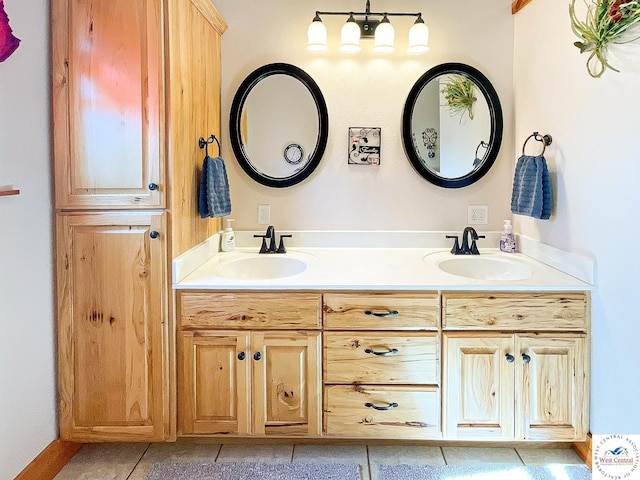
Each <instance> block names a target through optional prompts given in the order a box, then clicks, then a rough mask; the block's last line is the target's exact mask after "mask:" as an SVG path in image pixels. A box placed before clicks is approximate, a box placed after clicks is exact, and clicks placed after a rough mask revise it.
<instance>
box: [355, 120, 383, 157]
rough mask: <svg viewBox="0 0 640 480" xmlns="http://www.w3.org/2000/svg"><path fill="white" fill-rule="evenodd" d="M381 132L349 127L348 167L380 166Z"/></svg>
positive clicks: (372, 128) (375, 128) (373, 128)
mask: <svg viewBox="0 0 640 480" xmlns="http://www.w3.org/2000/svg"><path fill="white" fill-rule="evenodd" d="M381 130H382V129H380V128H377V127H349V160H348V163H349V165H380V137H381V133H382V132H381Z"/></svg>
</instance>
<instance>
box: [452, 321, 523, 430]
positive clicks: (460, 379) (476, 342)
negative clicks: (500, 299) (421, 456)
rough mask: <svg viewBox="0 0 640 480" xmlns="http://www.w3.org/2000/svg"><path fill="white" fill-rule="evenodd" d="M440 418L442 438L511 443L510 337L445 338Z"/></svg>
mask: <svg viewBox="0 0 640 480" xmlns="http://www.w3.org/2000/svg"><path fill="white" fill-rule="evenodd" d="M444 340H445V342H444V355H445V362H444V382H443V399H444V400H443V419H444V431H445V436H446V437H447V438H465V439H466V438H468V439H474V438H485V439H486V438H495V439H502V438H512V437H513V434H514V430H513V429H514V426H513V425H514V405H513V401H514V397H513V388H514V387H513V385H514V363H515V362H514V360H515V353H514V350H513V348H514V337H513V335H506V334H495V335H490V336H477V335H473V334H468V335H464V334H458V335H457V334H451V333H447V334H445V336H444Z"/></svg>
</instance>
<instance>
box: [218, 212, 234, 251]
mask: <svg viewBox="0 0 640 480" xmlns="http://www.w3.org/2000/svg"><path fill="white" fill-rule="evenodd" d="M225 221H226V222H227V228H225V229H224V231H223V232H222V241H221V245H220V249H221V250H222V251H223V252H230V251H231V250H233V249H234V248H236V234H235V232H234V231H233V229H232V228H231V222H233V218H227V219H226V220H225Z"/></svg>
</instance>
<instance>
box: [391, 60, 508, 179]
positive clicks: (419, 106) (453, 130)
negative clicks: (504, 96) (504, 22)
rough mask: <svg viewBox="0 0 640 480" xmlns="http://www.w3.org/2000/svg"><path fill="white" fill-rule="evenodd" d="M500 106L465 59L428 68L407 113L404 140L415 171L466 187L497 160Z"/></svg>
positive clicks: (487, 84)
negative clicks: (464, 62) (462, 62)
mask: <svg viewBox="0 0 640 480" xmlns="http://www.w3.org/2000/svg"><path fill="white" fill-rule="evenodd" d="M501 139H502V110H501V108H500V103H499V100H498V96H497V94H496V93H495V90H494V89H493V87H492V86H491V84H490V83H489V81H488V80H487V79H486V77H484V75H482V74H481V73H480V72H479V71H477V70H475V69H474V68H472V67H470V66H468V65H463V64H443V65H439V66H437V67H434V68H433V69H431V70H429V71H428V72H427V73H426V74H424V75H423V76H422V77H421V78H420V79H419V80H418V81H417V82H416V84H415V85H414V87H413V89H412V90H411V93H410V94H409V96H408V98H407V103H406V104H405V110H404V114H403V143H404V146H405V151H406V153H407V156H408V157H409V160H410V162H411V163H412V165H413V166H414V168H415V169H416V171H417V172H418V173H419V174H420V175H422V176H423V177H424V178H426V179H427V180H429V181H430V182H432V183H435V184H437V185H440V186H443V187H452V188H456V187H462V186H466V185H469V184H471V183H473V182H475V181H477V180H478V179H479V178H481V177H482V176H483V175H484V174H485V173H486V172H487V171H488V170H489V168H490V167H491V165H492V164H493V162H494V160H495V158H496V156H497V153H498V150H499V148H500V143H501Z"/></svg>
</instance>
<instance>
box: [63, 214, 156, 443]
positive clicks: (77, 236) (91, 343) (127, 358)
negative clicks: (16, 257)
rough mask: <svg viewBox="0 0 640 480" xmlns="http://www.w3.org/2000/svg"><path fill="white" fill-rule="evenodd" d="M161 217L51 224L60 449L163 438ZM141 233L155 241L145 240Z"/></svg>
mask: <svg viewBox="0 0 640 480" xmlns="http://www.w3.org/2000/svg"><path fill="white" fill-rule="evenodd" d="M164 217H165V216H164V215H163V214H151V213H149V214H138V213H124V212H123V213H111V214H106V213H103V214H67V215H59V217H58V246H59V248H60V249H61V254H62V255H61V258H59V262H58V298H59V299H60V301H59V304H58V319H59V337H58V338H59V355H60V360H59V362H58V364H59V385H60V425H61V427H60V430H61V433H60V435H61V438H63V439H65V440H77V441H84V440H98V439H100V440H103V439H114V438H118V439H130V440H136V439H140V440H141V439H147V440H150V439H158V440H160V439H163V438H164V426H165V425H164V415H163V414H164V411H166V410H165V409H166V408H167V405H168V398H167V396H166V395H165V393H164V392H165V390H164V388H165V386H166V385H165V383H164V378H165V372H166V358H165V357H164V355H163V345H164V342H165V338H164V336H165V335H166V330H165V326H164V325H163V324H164V322H165V316H166V302H167V301H166V288H167V283H166V279H167V275H166V269H165V265H164V258H166V242H165V240H164V236H165V232H166V222H165V218H164ZM150 230H156V231H158V232H160V235H159V237H158V238H156V239H151V238H150V236H149V232H150ZM114 258H117V259H118V261H117V262H114Z"/></svg>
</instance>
